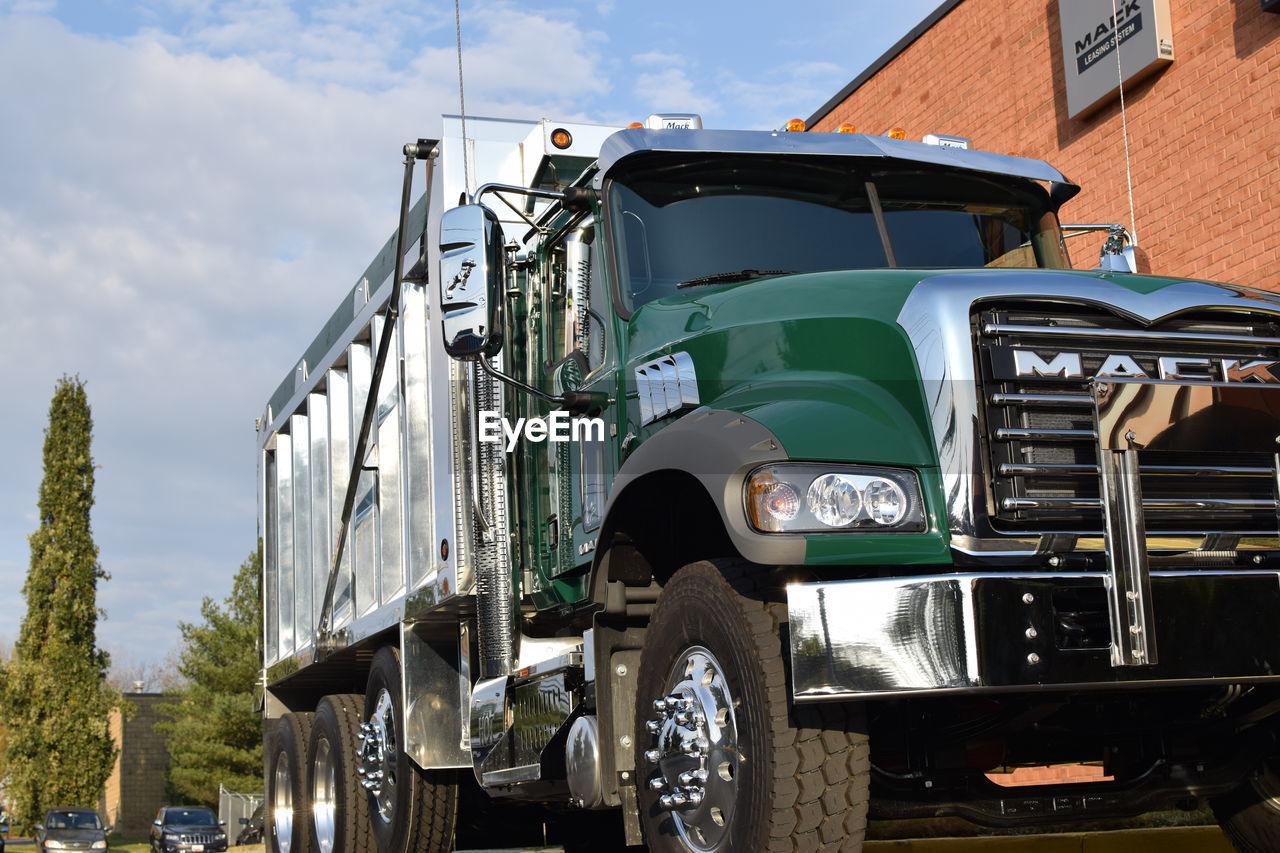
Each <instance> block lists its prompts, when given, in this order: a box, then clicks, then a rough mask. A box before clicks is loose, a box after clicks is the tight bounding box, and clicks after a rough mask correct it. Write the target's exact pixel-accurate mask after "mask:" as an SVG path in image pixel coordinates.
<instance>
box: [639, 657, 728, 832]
mask: <svg viewBox="0 0 1280 853" xmlns="http://www.w3.org/2000/svg"><path fill="white" fill-rule="evenodd" d="M724 672H725V671H724V667H722V666H721V665H720V661H719V660H717V659H716V656H715V655H714V654H712V653H711V651H710V650H709V649H707V648H705V647H703V646H691V647H689V648H688V649H686V650H685V651H684V652H683V653H682V654H681V655H679V656H678V657H677V658H676V662H675V664H674V665H673V666H672V667H671V670H670V672H669V673H668V675H667V679H666V682H665V684H664V691H663V694H662V696H659V697H655V698H653V706H652V707H653V711H654V717H653V718H652V719H650V720H649V721H648V723H647V724H646V728H647V729H648V731H649V733H650V734H651V735H652V736H653V741H652V748H651V749H649V750H647V751H646V752H645V754H644V758H645V760H646V761H647V762H648V763H649V764H650V765H654V766H655V769H654V771H653V772H652V773H651V774H650V775H649V778H648V780H647V785H648V788H649V790H651V791H653V792H655V793H657V794H658V807H659V808H661V809H663V810H664V811H667V812H669V813H670V815H671V821H672V824H673V826H674V828H675V831H676V834H677V835H679V836H680V840H681V841H683V842H684V844H685V846H686V847H688V848H689V849H690V850H695V851H698V852H699V853H711V851H717V850H721V849H723V847H724V845H725V844H726V843H727V841H728V837H729V827H730V826H731V824H732V821H733V814H734V811H735V810H736V808H737V802H738V771H739V770H740V768H741V765H742V761H743V757H742V752H741V749H740V746H739V742H738V723H737V717H736V715H735V707H736V705H737V703H736V701H735V700H734V698H733V694H732V692H731V691H730V690H729V685H728V682H727V681H726V680H725V675H724Z"/></svg>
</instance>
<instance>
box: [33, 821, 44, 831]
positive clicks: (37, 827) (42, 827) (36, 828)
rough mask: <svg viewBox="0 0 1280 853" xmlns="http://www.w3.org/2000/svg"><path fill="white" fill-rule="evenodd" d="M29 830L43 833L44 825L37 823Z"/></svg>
mask: <svg viewBox="0 0 1280 853" xmlns="http://www.w3.org/2000/svg"><path fill="white" fill-rule="evenodd" d="M31 828H32V829H34V830H35V831H36V832H44V824H43V823H37V824H36V825H35V826H33V827H31Z"/></svg>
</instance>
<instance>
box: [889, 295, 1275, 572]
mask: <svg viewBox="0 0 1280 853" xmlns="http://www.w3.org/2000/svg"><path fill="white" fill-rule="evenodd" d="M1124 278H1125V280H1126V281H1135V280H1139V279H1135V278H1134V277H1132V276H1126V277H1124ZM1028 299H1031V300H1041V301H1044V302H1046V303H1056V304H1058V305H1062V306H1064V307H1079V306H1084V307H1095V308H1096V307H1104V308H1106V309H1108V310H1110V311H1112V312H1114V313H1115V314H1117V315H1118V316H1120V317H1124V318H1127V319H1129V320H1132V321H1137V322H1142V323H1146V324H1151V323H1154V322H1156V321H1158V320H1164V319H1168V318H1170V317H1173V316H1176V315H1178V314H1181V313H1185V312H1187V311H1191V310H1209V311H1215V310H1216V311H1225V312H1236V313H1240V312H1257V313H1262V314H1270V315H1273V316H1280V296H1277V295H1276V294H1273V293H1268V292H1266V291H1261V290H1253V289H1250V288H1245V287H1237V286H1234V285H1228V284H1210V283H1207V282H1199V281H1183V282H1178V283H1175V284H1171V285H1168V286H1167V287H1163V288H1160V289H1159V290H1153V291H1150V292H1147V293H1140V292H1137V291H1135V290H1130V289H1129V288H1127V287H1125V286H1123V285H1121V284H1119V283H1117V282H1116V281H1115V280H1113V279H1112V278H1110V277H1107V276H1099V275H1096V274H1094V275H1090V274H1087V273H1081V272H1073V271H1065V270H1064V271H1058V270H1024V271H1018V272H1014V271H1010V270H974V271H965V272H952V273H941V274H938V275H932V276H929V277H927V278H924V279H922V280H921V281H920V283H919V284H917V285H916V287H915V289H914V290H913V291H912V292H911V295H910V296H909V297H908V298H907V300H906V302H904V303H903V306H902V310H901V311H900V312H899V313H898V325H899V326H900V327H901V328H902V330H903V332H904V333H905V334H906V335H907V338H908V340H910V341H911V345H912V347H913V349H914V350H915V354H916V365H917V367H918V370H919V375H920V381H921V391H922V393H923V396H924V400H925V405H926V406H927V408H928V412H929V419H930V422H931V424H932V427H933V440H934V444H935V447H936V449H937V453H938V464H939V466H940V468H941V473H942V483H943V490H944V496H945V499H946V513H947V520H946V524H947V529H948V530H949V532H950V534H951V547H952V549H953V550H955V551H957V552H959V553H961V554H966V555H971V556H974V557H983V556H988V555H990V556H996V557H1031V556H1035V555H1036V554H1041V553H1048V552H1050V551H1060V550H1062V549H1061V547H1060V546H1058V545H1057V544H1055V543H1056V542H1057V541H1059V540H1060V539H1061V536H1060V535H1058V534H1048V533H1046V534H1043V535H1040V534H1034V533H1028V534H1022V535H1019V536H987V535H983V533H982V531H980V530H979V527H978V524H977V514H978V513H979V512H980V511H981V509H982V507H983V506H984V504H985V501H986V498H985V495H984V486H983V461H982V458H981V446H980V444H979V441H978V426H979V421H978V404H979V399H978V393H977V387H978V386H977V376H976V371H975V358H974V341H973V335H972V330H971V326H970V317H971V316H972V312H973V306H974V304H975V303H977V302H980V301H984V300H1001V301H1011V300H1028ZM1251 340H1258V339H1256V338H1255V339H1251ZM1094 535H1096V534H1094Z"/></svg>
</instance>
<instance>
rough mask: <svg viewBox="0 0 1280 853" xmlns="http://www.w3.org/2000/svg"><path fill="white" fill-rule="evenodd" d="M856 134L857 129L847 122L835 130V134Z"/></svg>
mask: <svg viewBox="0 0 1280 853" xmlns="http://www.w3.org/2000/svg"><path fill="white" fill-rule="evenodd" d="M857 132H858V129H857V128H856V127H854V126H853V125H851V124H849V122H847V121H846V122H845V123H844V124H842V125H840V126H839V127H837V128H836V133H857Z"/></svg>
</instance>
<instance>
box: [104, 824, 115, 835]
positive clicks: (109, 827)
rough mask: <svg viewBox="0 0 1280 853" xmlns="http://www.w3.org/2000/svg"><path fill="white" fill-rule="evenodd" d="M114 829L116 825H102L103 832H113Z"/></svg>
mask: <svg viewBox="0 0 1280 853" xmlns="http://www.w3.org/2000/svg"><path fill="white" fill-rule="evenodd" d="M113 829H115V827H114V826H104V827H102V834H103V835H106V834H107V833H108V832H111V831H112V830H113Z"/></svg>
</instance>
